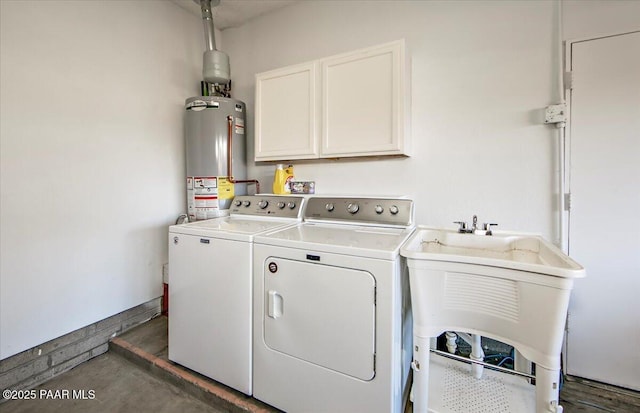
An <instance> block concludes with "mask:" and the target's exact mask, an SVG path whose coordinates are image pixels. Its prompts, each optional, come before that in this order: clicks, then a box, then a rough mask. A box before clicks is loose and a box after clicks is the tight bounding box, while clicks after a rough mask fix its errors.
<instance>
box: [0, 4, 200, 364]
mask: <svg viewBox="0 0 640 413" xmlns="http://www.w3.org/2000/svg"><path fill="white" fill-rule="evenodd" d="M0 5H1V13H0V14H1V19H2V20H1V24H0V27H1V30H2V32H1V36H0V37H1V41H2V43H1V51H2V58H1V59H0V60H1V68H0V69H1V70H0V72H1V78H0V82H1V88H0V90H1V95H0V97H1V119H2V121H1V122H0V123H1V129H0V131H1V151H0V153H1V168H2V169H1V173H0V178H1V181H0V183H1V189H2V196H1V208H0V218H1V222H0V236H1V239H0V241H1V243H0V257H1V259H0V263H1V266H0V269H1V272H0V298H1V300H0V301H1V304H0V321H1V323H0V324H1V328H0V342H1V348H0V358H6V357H8V356H11V355H13V354H15V353H18V352H20V351H23V350H25V349H27V348H30V347H32V346H36V345H38V344H40V343H43V342H45V341H48V340H50V339H53V338H55V337H58V336H60V335H62V334H65V333H68V332H70V331H72V330H74V329H77V328H80V327H83V326H85V325H88V324H90V323H92V322H95V321H98V320H101V319H103V318H105V317H108V316H111V315H113V314H116V313H118V312H120V311H123V310H125V309H128V308H130V307H133V306H135V305H138V304H141V303H143V302H146V301H148V300H150V299H153V298H155V297H158V296H160V295H161V294H162V287H161V286H162V264H163V263H165V262H166V261H167V246H166V243H167V241H166V239H167V238H166V233H167V226H168V225H169V224H171V223H172V222H173V221H174V220H175V218H176V216H177V214H179V213H181V212H183V210H184V147H183V133H182V113H183V111H182V105H183V103H184V99H185V98H186V97H188V96H191V95H194V94H196V93H197V91H198V82H199V79H200V77H201V74H200V71H201V56H202V50H203V40H202V39H203V35H202V25H201V23H200V19H199V18H198V17H196V16H194V15H191V14H189V13H188V12H187V11H185V10H183V9H181V8H179V7H177V6H176V5H175V4H173V3H169V2H164V1H82V2H77V1H76V2H69V1H35V2H30V1H5V0H2V2H0Z"/></svg>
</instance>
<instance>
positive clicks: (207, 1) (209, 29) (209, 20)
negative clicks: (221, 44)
mask: <svg viewBox="0 0 640 413" xmlns="http://www.w3.org/2000/svg"><path fill="white" fill-rule="evenodd" d="M213 3H214V4H213V7H215V6H217V5H218V4H220V0H214V2H213ZM211 7H212V5H211V0H200V9H201V11H202V24H203V25H204V42H205V45H206V49H207V50H217V49H216V36H215V33H214V27H213V15H212V14H211Z"/></svg>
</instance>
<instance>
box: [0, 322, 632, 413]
mask: <svg viewBox="0 0 640 413" xmlns="http://www.w3.org/2000/svg"><path fill="white" fill-rule="evenodd" d="M167 342H168V340H167V318H166V317H158V318H155V319H153V320H151V321H149V322H147V323H145V324H143V325H141V326H139V327H136V328H134V329H132V330H130V331H129V332H126V333H124V334H123V335H121V336H120V337H117V338H115V339H113V341H112V343H111V344H110V350H109V352H108V353H106V354H103V355H102V356H98V357H96V358H94V359H92V360H90V361H88V362H86V363H84V364H81V365H80V366H78V367H76V368H74V369H73V370H71V371H68V372H66V373H64V374H62V375H60V376H58V377H56V378H54V379H52V380H50V381H48V382H47V383H45V384H43V385H41V386H39V387H37V388H36V389H35V390H36V393H37V395H38V398H37V399H36V400H12V401H8V402H5V403H2V404H0V413H21V412H42V413H49V412H65V413H66V412H68V413H76V412H78V413H79V412H83V413H84V412H88V413H97V412H100V413H102V412H143V413H144V412H154V413H155V412H167V413H169V412H171V413H173V412H184V413H190V412H203V413H209V412H211V413H217V412H228V411H231V412H254V413H273V412H278V410H277V409H273V408H272V407H270V406H267V405H265V404H264V403H261V402H259V401H258V400H255V399H253V398H251V397H248V396H246V395H244V394H242V393H239V392H237V391H235V390H233V389H230V388H228V387H226V386H224V385H222V384H220V383H216V382H215V381H213V380H210V379H208V378H206V377H204V376H201V375H199V374H197V373H195V372H193V371H191V370H189V369H186V368H183V367H181V366H179V365H176V364H174V363H172V362H169V361H168V359H167V347H168V345H167V344H168V343H167ZM132 361H133V362H132ZM43 390H44V391H45V393H42V395H43V396H49V395H51V396H56V394H55V393H47V392H46V391H47V390H53V391H55V390H69V392H70V393H71V392H72V391H73V390H76V391H78V390H84V395H85V397H87V398H90V397H91V393H89V390H93V391H94V392H95V397H94V398H93V399H89V400H73V399H72V398H69V399H46V398H42V397H40V395H41V391H43ZM560 400H561V404H562V406H563V407H564V411H565V412H567V413H603V412H616V413H636V412H640V393H638V392H634V391H631V390H625V389H620V388H617V387H614V386H607V385H603V384H600V383H592V382H588V381H585V380H579V379H572V378H569V379H568V380H567V381H565V383H564V386H563V388H562V390H561V392H560ZM405 412H406V413H410V412H412V406H411V403H409V404H408V406H407V408H406V410H405ZM292 413H296V412H292ZM354 413H358V412H354Z"/></svg>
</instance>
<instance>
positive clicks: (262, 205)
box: [258, 200, 269, 209]
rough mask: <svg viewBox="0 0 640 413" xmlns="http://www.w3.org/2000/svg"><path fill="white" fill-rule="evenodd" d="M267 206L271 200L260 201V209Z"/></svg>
mask: <svg viewBox="0 0 640 413" xmlns="http://www.w3.org/2000/svg"><path fill="white" fill-rule="evenodd" d="M267 206H269V201H265V200H262V201H260V202H258V207H260V209H265V208H266V207H267Z"/></svg>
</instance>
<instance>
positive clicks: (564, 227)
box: [556, 0, 569, 253]
mask: <svg viewBox="0 0 640 413" xmlns="http://www.w3.org/2000/svg"><path fill="white" fill-rule="evenodd" d="M556 4H557V13H556V14H557V22H556V24H557V44H556V49H557V59H558V67H557V69H558V70H557V74H558V82H557V85H558V91H557V92H558V96H557V97H558V99H559V101H560V103H566V100H565V88H564V64H563V61H564V59H563V57H564V55H563V50H562V49H563V40H564V39H563V37H564V35H563V22H562V19H563V17H562V0H557V2H556ZM556 127H557V128H558V209H559V211H558V238H559V244H560V245H559V247H560V248H561V249H562V251H564V252H565V253H568V252H569V234H568V223H567V211H565V209H566V202H565V194H566V193H567V191H566V166H567V163H566V134H565V128H566V123H565V122H561V123H557V124H556Z"/></svg>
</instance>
